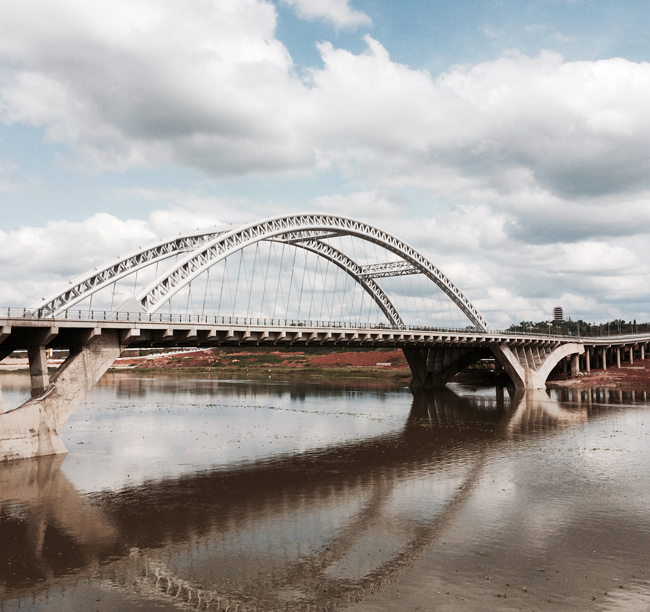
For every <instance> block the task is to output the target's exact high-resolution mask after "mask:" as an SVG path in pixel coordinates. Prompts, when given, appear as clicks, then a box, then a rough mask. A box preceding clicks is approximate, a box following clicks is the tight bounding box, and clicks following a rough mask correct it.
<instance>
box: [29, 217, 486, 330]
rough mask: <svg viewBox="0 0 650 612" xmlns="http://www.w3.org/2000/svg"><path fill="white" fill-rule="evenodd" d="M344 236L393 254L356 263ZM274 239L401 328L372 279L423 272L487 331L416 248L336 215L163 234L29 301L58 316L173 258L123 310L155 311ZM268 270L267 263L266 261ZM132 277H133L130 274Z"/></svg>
mask: <svg viewBox="0 0 650 612" xmlns="http://www.w3.org/2000/svg"><path fill="white" fill-rule="evenodd" d="M344 236H348V237H354V238H356V239H360V240H361V241H363V242H364V243H369V244H372V245H376V246H378V247H380V248H381V249H383V250H384V251H386V252H388V253H390V254H391V255H392V256H393V257H392V260H391V261H383V262H375V263H361V262H359V261H356V260H355V258H354V257H352V256H350V255H349V254H346V253H344V252H343V251H342V250H341V249H340V248H336V246H335V245H334V244H332V239H335V238H339V239H340V238H341V237H344ZM260 243H276V244H277V243H279V244H282V245H289V246H292V247H295V248H296V249H303V250H304V251H307V252H309V253H313V254H315V255H317V256H318V257H319V258H321V259H322V260H324V261H326V262H329V263H330V264H333V265H334V266H336V267H337V268H339V269H341V270H343V272H345V273H346V274H347V275H348V276H349V277H350V278H351V279H352V280H353V281H354V283H356V284H357V285H358V286H360V287H361V289H363V291H364V292H365V293H366V294H368V295H369V296H370V297H371V298H372V300H373V301H374V302H375V303H376V305H377V307H378V308H379V310H380V311H381V312H382V313H383V315H384V316H385V317H386V320H387V322H388V324H389V325H390V326H391V327H394V328H398V329H399V328H404V327H405V320H404V317H403V316H402V315H401V314H400V312H399V311H398V309H397V307H396V306H395V304H394V303H393V301H392V300H391V299H390V297H389V296H388V294H387V292H386V291H385V290H384V289H383V288H382V286H381V285H380V284H379V282H378V280H377V279H380V278H387V277H392V276H407V275H415V274H418V275H422V276H423V277H424V278H426V279H428V281H430V282H431V283H433V284H434V285H435V286H436V287H437V288H439V289H440V290H441V291H442V292H443V293H444V294H445V295H446V296H447V298H448V299H449V300H450V301H451V302H453V304H455V306H456V307H457V308H458V309H459V310H460V312H461V313H463V314H464V315H465V316H466V317H467V319H468V321H469V323H470V324H471V327H473V328H475V329H476V330H477V331H486V330H487V327H488V323H487V321H486V320H485V318H484V317H483V316H482V315H481V313H480V312H479V311H478V310H477V308H476V307H475V306H474V305H473V304H472V303H471V302H470V301H469V300H468V299H467V297H466V296H465V295H463V293H462V292H461V290H460V289H459V288H458V287H457V286H456V285H455V284H454V283H452V282H451V280H450V279H449V278H448V277H447V276H445V274H443V273H442V272H441V271H440V270H439V269H438V268H437V267H436V266H435V265H433V264H432V263H431V262H430V261H429V260H428V259H427V258H426V257H424V256H423V255H422V254H420V253H419V252H418V251H417V250H416V249H414V248H413V247H411V246H409V245H408V244H406V243H405V242H403V241H402V240H400V239H398V238H396V237H395V236H393V235H391V234H389V233H388V232H385V231H383V230H381V229H378V228H377V227H374V226H372V225H369V224H367V223H363V222H361V221H356V220H354V219H350V218H347V217H343V216H339V215H327V214H291V215H280V216H276V217H271V218H268V219H263V220H261V221H256V222H253V223H248V224H245V225H241V226H236V227H232V226H230V227H227V228H211V229H203V230H196V231H194V232H189V233H185V234H183V235H180V236H178V237H175V238H173V239H171V240H162V241H159V242H157V243H155V244H152V245H150V246H147V247H145V248H139V249H137V250H135V251H132V252H130V253H127V254H126V255H124V256H120V257H117V258H116V259H113V260H111V261H108V262H106V263H105V264H103V265H101V266H99V267H98V268H95V269H93V270H91V271H89V272H87V273H86V274H83V275H82V276H80V277H78V278H76V279H75V280H73V281H70V284H69V285H68V286H67V287H65V288H64V289H63V290H60V291H57V292H55V293H52V294H51V295H49V296H48V297H46V298H44V299H42V300H41V301H39V302H37V303H36V304H33V305H32V307H31V310H32V311H33V312H34V313H38V315H39V316H45V317H60V316H63V315H64V313H65V312H66V311H68V310H69V309H71V308H72V307H73V306H75V305H77V304H79V303H80V302H82V301H83V300H86V299H87V298H90V297H92V295H93V294H95V293H97V292H99V291H101V290H103V289H105V288H107V287H109V286H110V285H112V284H113V285H114V284H115V283H116V282H117V281H120V280H122V279H124V278H126V277H127V276H130V275H133V274H136V275H137V274H138V273H139V272H140V271H142V270H145V269H147V268H151V266H156V271H157V269H158V268H157V267H158V264H160V263H161V262H165V261H166V260H169V259H171V258H176V262H175V263H173V265H171V266H170V267H168V268H166V269H165V271H164V272H163V273H162V274H156V275H155V277H154V279H153V280H152V281H151V282H149V283H148V284H147V285H146V286H145V287H144V288H142V289H141V290H140V291H138V292H137V294H135V295H134V296H133V298H132V299H130V300H129V301H128V304H123V305H122V306H121V308H120V309H121V310H124V309H131V310H133V311H138V312H144V313H149V314H152V313H155V312H157V311H158V310H159V309H160V308H161V307H162V306H163V305H164V304H166V303H168V302H169V301H170V300H171V299H172V298H173V297H174V296H175V295H177V294H178V293H179V292H180V291H182V290H183V289H184V288H186V287H187V286H190V287H191V283H192V281H194V280H195V279H197V278H198V277H199V276H200V275H202V274H204V273H205V272H208V271H209V270H210V268H212V267H213V266H214V265H216V264H217V263H219V262H221V261H223V260H225V259H226V258H227V257H229V256H230V255H233V254H234V253H236V252H240V251H242V250H243V249H245V248H246V247H250V246H253V245H259V244H260ZM267 272H268V266H267ZM136 279H137V276H136Z"/></svg>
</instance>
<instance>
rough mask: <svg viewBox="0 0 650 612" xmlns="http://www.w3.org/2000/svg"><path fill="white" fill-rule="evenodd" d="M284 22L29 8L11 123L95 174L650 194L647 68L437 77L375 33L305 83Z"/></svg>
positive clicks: (15, 68)
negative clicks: (305, 174)
mask: <svg viewBox="0 0 650 612" xmlns="http://www.w3.org/2000/svg"><path fill="white" fill-rule="evenodd" d="M296 6H298V4H297V5H296ZM299 6H300V7H302V8H301V9H300V10H304V11H312V13H310V14H315V12H314V11H316V8H314V7H316V6H318V7H320V8H319V9H318V10H320V11H322V12H323V13H325V12H328V11H329V13H328V14H334V13H335V11H334V9H335V8H336V7H338V8H339V9H340V10H341V11H343V13H342V14H346V13H345V10H347V11H350V10H351V9H350V8H349V6H348V5H347V4H346V3H344V2H340V3H335V2H333V1H332V2H319V3H311V2H309V3H308V2H306V1H304V2H300V4H299ZM341 7H343V8H341ZM343 9H345V10H343ZM337 10H338V9H337ZM276 18H277V16H276V10H275V7H274V6H273V5H272V4H270V3H269V2H265V1H264V0H237V1H234V2H231V3H203V2H198V0H190V1H189V2H180V0H161V1H158V2H154V1H153V0H135V1H134V2H125V1H124V0H121V1H118V3H117V5H116V4H115V3H113V2H111V3H109V2H107V0H98V1H97V2H94V3H93V5H92V7H89V5H87V4H85V3H83V2H81V0H64V1H63V2H59V3H57V4H56V6H55V5H52V4H51V3H47V2H45V1H44V0H26V2H25V3H22V4H21V8H20V9H17V10H15V11H11V12H7V13H5V14H3V16H2V18H1V19H0V62H1V64H2V68H3V69H2V71H0V116H1V117H2V119H3V120H4V121H5V122H8V123H10V122H21V123H26V124H30V125H36V126H43V127H45V129H46V133H47V137H48V138H49V139H50V140H52V141H56V142H64V143H66V144H68V145H69V146H70V147H71V149H72V150H73V151H76V152H78V153H79V154H80V158H81V159H82V160H83V162H84V163H86V164H89V165H91V166H95V167H97V168H105V167H116V168H126V167H131V166H143V165H156V164H159V163H163V162H164V163H175V164H181V165H185V166H189V167H194V168H199V169H201V170H203V171H205V172H206V173H208V174H211V175H214V176H224V175H229V176H232V175H238V174H246V173H270V172H286V171H291V170H295V169H299V168H302V169H312V170H314V169H317V168H319V167H324V166H328V165H329V166H330V167H334V168H336V169H338V170H339V171H340V172H341V173H343V175H344V176H348V177H363V178H364V179H366V180H381V181H382V183H383V184H391V181H392V184H401V185H415V186H418V187H423V188H427V189H431V190H435V191H438V192H440V191H441V190H442V191H444V190H450V191H456V190H459V191H460V192H462V193H465V192H466V191H467V189H468V188H474V189H490V190H493V191H495V192H497V193H499V194H508V193H515V192H519V191H521V190H522V188H525V189H527V190H530V189H531V188H532V189H537V190H542V191H544V192H548V193H550V194H552V195H554V196H557V197H561V198H568V199H576V198H584V197H601V196H606V195H607V194H612V193H615V194H618V193H623V192H626V193H630V192H635V191H637V190H640V189H645V188H650V183H649V179H648V177H649V176H650V172H648V170H649V169H650V151H649V146H648V142H650V139H649V138H648V137H649V136H650V119H649V118H648V115H647V112H646V109H647V108H648V105H649V104H650V64H645V63H635V62H631V61H628V60H625V59H620V58H616V59H610V60H602V61H596V62H566V61H564V60H563V58H562V57H561V56H559V55H558V54H555V53H551V52H542V53H541V54H540V55H539V56H537V57H527V56H524V55H520V54H517V53H514V52H513V53H511V54H509V55H506V56H503V57H501V58H499V59H496V60H494V61H489V62H483V63H480V64H477V65H474V66H456V67H452V68H451V69H449V70H448V71H447V72H445V73H444V74H441V75H439V76H435V77H434V76H432V75H431V74H429V73H428V72H427V71H424V70H417V69H413V68H410V67H408V66H406V65H402V64H399V63H396V62H394V61H392V60H391V58H390V55H389V53H388V52H387V50H386V49H385V48H384V47H383V46H382V45H381V44H380V43H379V42H378V41H377V40H374V39H373V38H371V37H369V36H367V37H366V39H365V40H366V43H367V49H366V51H365V52H363V53H360V54H355V53H351V52H350V51H347V50H345V49H338V48H335V47H334V46H333V45H332V44H331V43H327V42H326V43H322V44H321V45H320V47H319V48H320V52H321V55H322V60H323V67H322V68H314V69H312V70H310V71H308V72H307V73H306V74H304V75H300V76H299V75H298V74H297V73H296V72H295V70H294V68H293V65H292V60H291V57H290V55H289V53H288V51H287V49H286V48H285V47H284V45H283V44H282V43H281V42H280V41H279V40H278V39H277V38H276V37H275V26H276ZM341 19H343V18H341Z"/></svg>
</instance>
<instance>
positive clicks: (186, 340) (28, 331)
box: [0, 309, 650, 355]
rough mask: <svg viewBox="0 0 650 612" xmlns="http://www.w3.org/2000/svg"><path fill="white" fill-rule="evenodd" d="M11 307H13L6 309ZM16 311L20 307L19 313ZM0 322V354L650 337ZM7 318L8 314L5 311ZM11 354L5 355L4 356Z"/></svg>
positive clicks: (175, 319) (246, 322) (605, 343)
mask: <svg viewBox="0 0 650 612" xmlns="http://www.w3.org/2000/svg"><path fill="white" fill-rule="evenodd" d="M13 310H17V309H13ZM20 311H22V309H20ZM20 311H19V314H20V315H21V316H2V317H0V355H3V354H4V355H6V354H8V353H7V351H9V349H11V350H21V349H26V348H28V347H29V346H33V345H34V344H35V343H38V344H42V345H43V344H44V345H47V346H48V347H49V348H68V347H70V346H72V345H75V344H78V343H79V342H82V343H85V342H86V341H87V340H88V339H89V338H90V337H92V336H93V335H97V334H100V333H101V330H103V329H106V330H109V329H112V330H119V331H120V332H121V334H122V339H123V341H124V342H125V343H128V344H129V345H130V346H132V347H165V346H171V345H185V346H199V345H200V346H228V345H231V346H236V345H259V346H273V345H274V344H280V345H292V344H299V345H301V346H321V345H333V346H334V345H336V346H368V347H377V348H381V347H413V346H422V347H432V346H436V347H448V346H464V347H477V348H480V347H486V348H487V347H489V346H490V345H491V344H495V343H497V344H506V345H508V346H523V345H529V344H535V345H538V346H543V345H546V346H559V345H561V344H566V343H575V342H578V343H581V344H583V345H584V346H585V347H603V348H604V347H609V346H624V345H631V344H645V343H648V342H650V334H633V335H624V336H604V337H577V336H555V335H550V334H530V333H525V332H511V331H488V332H480V331H477V330H472V329H470V330H459V329H432V328H420V327H406V328H403V329H398V328H391V327H389V326H385V325H369V324H367V325H357V324H350V323H332V322H321V321H288V320H278V319H256V318H253V319H250V318H248V319H247V318H244V317H200V316H197V315H189V316H179V315H173V316H170V315H153V316H151V315H148V314H144V313H108V316H106V314H105V313H103V314H104V316H105V318H104V317H102V316H101V315H102V313H92V314H93V315H94V317H90V316H85V317H81V313H79V318H74V316H72V315H73V313H70V314H69V315H68V316H66V317H57V318H53V317H41V318H39V317H29V316H27V317H26V316H22V315H23V313H22V312H20ZM7 314H8V315H11V312H8V313H7ZM9 352H11V351H9Z"/></svg>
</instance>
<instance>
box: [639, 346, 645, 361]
mask: <svg viewBox="0 0 650 612" xmlns="http://www.w3.org/2000/svg"><path fill="white" fill-rule="evenodd" d="M640 348H641V361H645V344H641V347H640Z"/></svg>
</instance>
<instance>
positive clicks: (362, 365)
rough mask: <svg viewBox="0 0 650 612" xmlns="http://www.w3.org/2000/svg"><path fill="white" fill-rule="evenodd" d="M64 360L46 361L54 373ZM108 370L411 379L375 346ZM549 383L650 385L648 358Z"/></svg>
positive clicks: (5, 365)
mask: <svg viewBox="0 0 650 612" xmlns="http://www.w3.org/2000/svg"><path fill="white" fill-rule="evenodd" d="M62 361H63V360H62V359H51V360H48V365H49V369H50V372H54V371H55V370H56V368H57V367H58V366H59V365H60V364H61V363H62ZM27 371H28V363H27V359H11V358H8V359H5V360H4V361H3V362H2V363H1V364H0V373H2V372H27ZM109 371H110V372H124V371H136V372H138V373H141V374H153V373H158V372H161V371H162V372H165V373H166V374H179V375H183V374H219V375H220V376H224V377H239V376H241V375H242V374H243V375H246V376H249V377H253V378H262V377H263V378H268V377H269V376H272V377H281V378H288V379H293V378H322V377H327V378H328V379H329V378H331V379H343V378H354V379H359V378H370V379H381V380H385V381H390V382H394V383H397V384H408V383H409V382H410V380H411V371H410V369H409V367H408V364H407V362H406V359H405V358H404V354H403V352H402V351H401V349H397V350H391V349H375V350H359V351H345V352H332V350H331V349H312V350H308V351H288V350H285V351H268V350H264V349H257V350H255V349H249V350H240V349H237V348H231V349H188V350H182V351H170V352H166V353H160V352H159V353H154V354H149V355H131V356H126V357H120V358H118V359H117V360H116V361H115V363H114V365H113V366H112V367H111V368H110V370H109ZM453 382H462V383H467V384H495V383H498V384H503V385H507V384H508V379H507V376H506V375H505V374H501V376H500V377H497V376H495V372H494V370H492V369H485V368H483V369H481V368H479V369H470V370H465V371H464V372H460V373H459V374H457V375H456V376H455V377H454V379H453ZM547 386H548V387H556V388H561V387H594V386H598V387H606V388H617V389H637V390H650V359H645V360H637V361H635V362H634V364H632V365H630V364H627V363H626V364H623V366H622V367H621V368H616V367H610V368H608V369H607V370H605V371H603V370H602V369H594V370H592V371H591V372H581V373H580V374H579V375H578V376H576V377H570V376H569V375H568V374H553V375H552V376H551V377H549V380H548V381H547Z"/></svg>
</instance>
